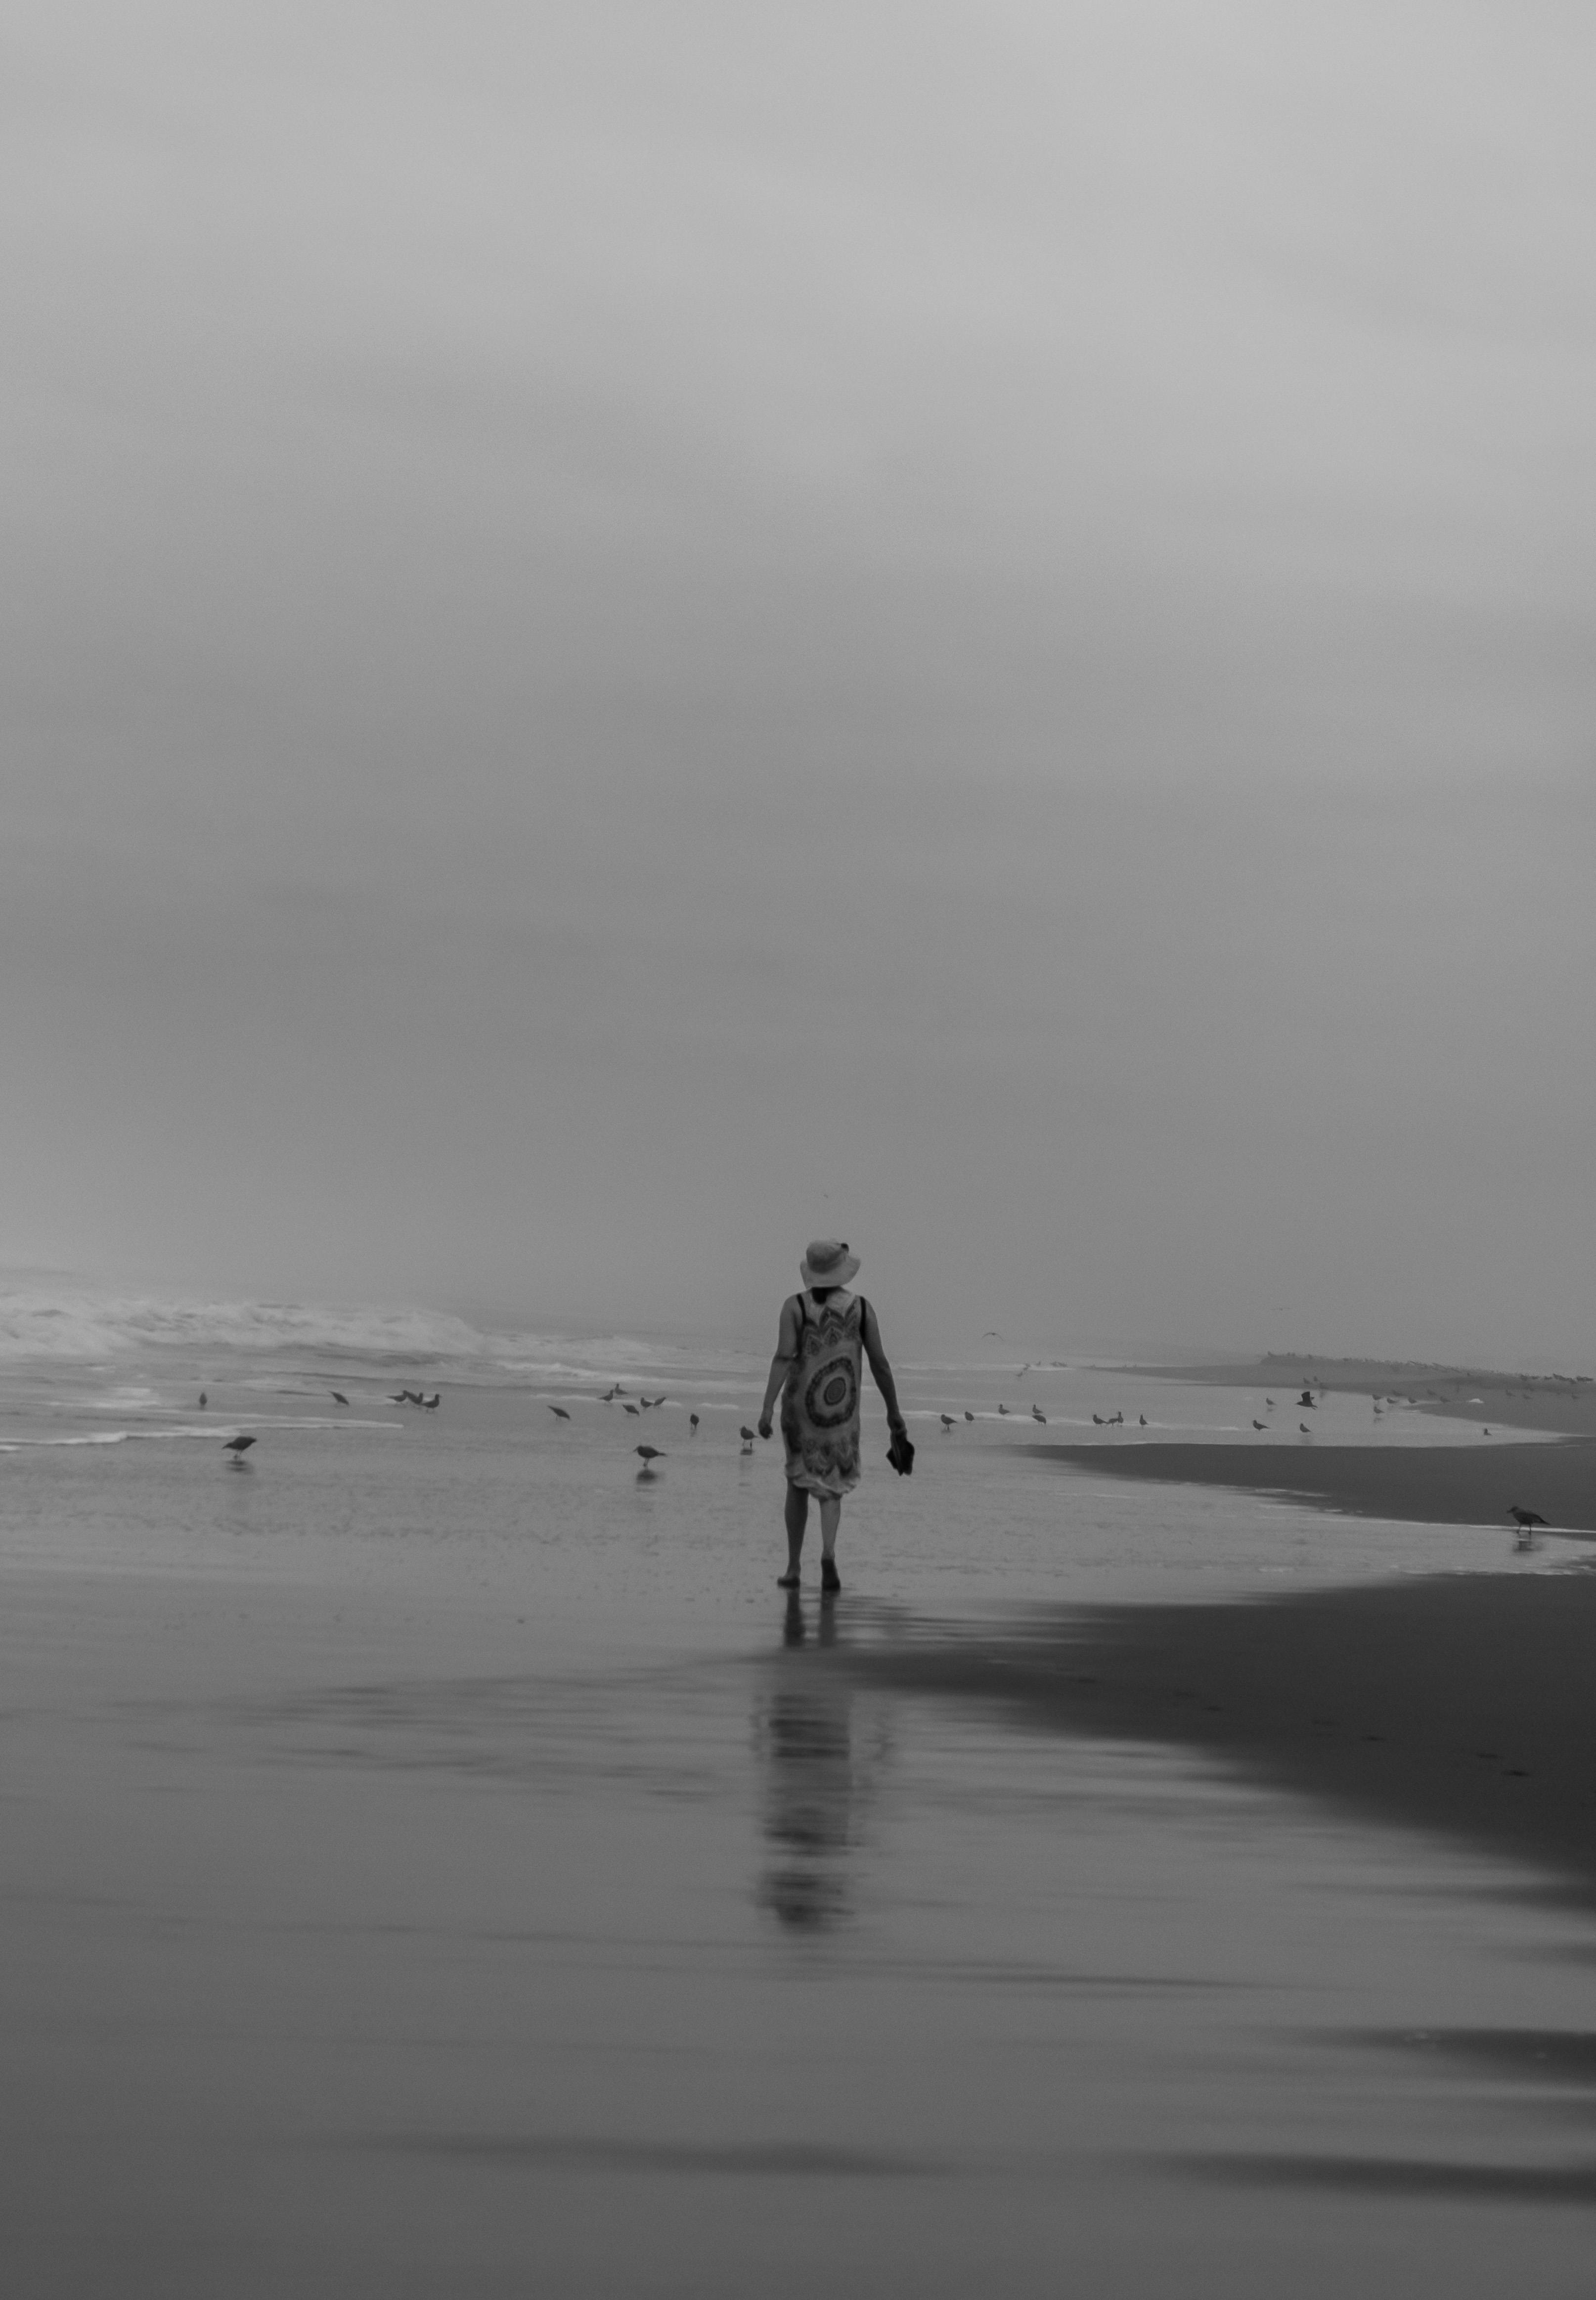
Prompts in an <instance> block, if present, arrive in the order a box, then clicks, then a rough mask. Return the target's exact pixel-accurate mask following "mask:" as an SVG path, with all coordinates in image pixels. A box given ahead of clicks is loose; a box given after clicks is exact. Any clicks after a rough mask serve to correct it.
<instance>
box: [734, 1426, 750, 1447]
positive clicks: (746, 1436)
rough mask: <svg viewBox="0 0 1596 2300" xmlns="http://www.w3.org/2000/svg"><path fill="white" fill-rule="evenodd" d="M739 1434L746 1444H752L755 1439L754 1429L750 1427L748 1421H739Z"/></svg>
mask: <svg viewBox="0 0 1596 2300" xmlns="http://www.w3.org/2000/svg"><path fill="white" fill-rule="evenodd" d="M737 1435H738V1437H739V1438H741V1439H742V1440H743V1443H744V1445H745V1446H752V1443H753V1439H754V1432H753V1431H752V1429H750V1428H749V1427H748V1424H747V1423H746V1421H744V1422H741V1423H739V1425H738V1429H737Z"/></svg>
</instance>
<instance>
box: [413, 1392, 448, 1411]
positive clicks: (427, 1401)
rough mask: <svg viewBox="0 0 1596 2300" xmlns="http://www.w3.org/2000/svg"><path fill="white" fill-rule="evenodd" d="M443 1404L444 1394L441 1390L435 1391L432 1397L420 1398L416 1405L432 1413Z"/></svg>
mask: <svg viewBox="0 0 1596 2300" xmlns="http://www.w3.org/2000/svg"><path fill="white" fill-rule="evenodd" d="M443 1402H444V1393H443V1391H442V1390H441V1389H435V1390H434V1391H433V1393H432V1396H430V1397H419V1398H418V1399H417V1400H416V1404H418V1405H424V1406H425V1407H426V1408H427V1411H428V1413H432V1412H433V1411H434V1410H435V1409H436V1407H438V1406H440V1405H441V1404H443Z"/></svg>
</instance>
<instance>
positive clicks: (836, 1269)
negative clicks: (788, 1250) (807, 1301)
mask: <svg viewBox="0 0 1596 2300" xmlns="http://www.w3.org/2000/svg"><path fill="white" fill-rule="evenodd" d="M858 1268H859V1256H858V1254H850V1253H849V1251H848V1246H847V1241H846V1239H845V1238H811V1239H810V1243H809V1246H808V1249H807V1251H806V1252H805V1254H804V1256H803V1260H802V1262H801V1263H799V1265H798V1275H799V1277H800V1278H802V1280H803V1282H804V1284H805V1285H806V1286H845V1285H846V1284H847V1283H848V1280H849V1279H850V1278H852V1276H853V1275H854V1273H855V1272H856V1271H857V1270H858Z"/></svg>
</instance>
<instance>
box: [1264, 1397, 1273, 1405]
mask: <svg viewBox="0 0 1596 2300" xmlns="http://www.w3.org/2000/svg"><path fill="white" fill-rule="evenodd" d="M1274 1403H1275V1401H1274V1399H1273V1398H1272V1397H1266V1398H1265V1400H1264V1404H1266V1405H1273V1404H1274Z"/></svg>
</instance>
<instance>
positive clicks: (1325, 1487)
mask: <svg viewBox="0 0 1596 2300" xmlns="http://www.w3.org/2000/svg"><path fill="white" fill-rule="evenodd" d="M1026 1450H1027V1452H1028V1453H1030V1454H1034V1455H1035V1456H1036V1457H1037V1458H1038V1459H1040V1460H1043V1461H1051V1462H1058V1463H1062V1464H1063V1465H1064V1466H1065V1467H1067V1468H1068V1469H1072V1470H1079V1471H1089V1472H1090V1473H1091V1474H1092V1475H1093V1477H1105V1478H1128V1479H1139V1480H1140V1479H1145V1480H1148V1481H1151V1482H1154V1483H1157V1484H1160V1485H1181V1486H1228V1487H1234V1488H1237V1489H1239V1490H1241V1491H1243V1492H1247V1493H1254V1494H1279V1495H1284V1496H1289V1497H1290V1498H1291V1499H1292V1500H1293V1501H1299V1502H1307V1503H1309V1504H1311V1505H1312V1506H1313V1507H1315V1508H1318V1509H1326V1510H1342V1511H1345V1512H1348V1513H1351V1514H1353V1515H1356V1516H1359V1517H1376V1518H1401V1519H1405V1520H1407V1521H1409V1523H1416V1524H1427V1525H1500V1527H1501V1528H1502V1529H1503V1531H1504V1532H1506V1533H1509V1534H1510V1533H1511V1531H1512V1528H1513V1521H1512V1519H1511V1518H1510V1517H1509V1507H1510V1505H1511V1504H1515V1503H1517V1504H1518V1506H1519V1507H1520V1508H1523V1509H1533V1510H1534V1511H1536V1512H1537V1513H1538V1514H1539V1515H1540V1516H1542V1517H1543V1518H1544V1519H1545V1520H1546V1521H1547V1523H1548V1525H1549V1526H1553V1527H1556V1528H1557V1529H1559V1530H1561V1531H1565V1532H1577V1533H1596V1445H1592V1444H1580V1443H1579V1442H1577V1441H1576V1440H1570V1441H1569V1442H1568V1443H1567V1444H1565V1445H1548V1444H1546V1443H1545V1442H1544V1441H1542V1442H1539V1443H1536V1444H1534V1445H1525V1446H1512V1445H1508V1446H1501V1445H1492V1446H1489V1447H1486V1446H1481V1447H1480V1449H1479V1451H1478V1452H1477V1453H1475V1451H1473V1450H1472V1448H1471V1447H1470V1446H1340V1445H1338V1446H1315V1445H1314V1444H1313V1442H1312V1440H1311V1439H1310V1438H1299V1439H1297V1440H1296V1441H1294V1442H1293V1443H1292V1444H1289V1445H1284V1446H1282V1445H1276V1444H1269V1443H1268V1442H1266V1441H1264V1440H1262V1439H1259V1441H1257V1442H1256V1443H1254V1444H1251V1445H1230V1444H1218V1443H1216V1444H1208V1443H1202V1444H1198V1445H1168V1444H1160V1445H1138V1444H1136V1443H1135V1441H1134V1440H1133V1441H1131V1442H1130V1443H1127V1444H1125V1445H1121V1446H1113V1447H1110V1446H1092V1445H1085V1446H1045V1445H1036V1446H1027V1449H1026Z"/></svg>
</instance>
